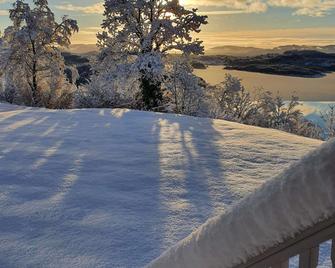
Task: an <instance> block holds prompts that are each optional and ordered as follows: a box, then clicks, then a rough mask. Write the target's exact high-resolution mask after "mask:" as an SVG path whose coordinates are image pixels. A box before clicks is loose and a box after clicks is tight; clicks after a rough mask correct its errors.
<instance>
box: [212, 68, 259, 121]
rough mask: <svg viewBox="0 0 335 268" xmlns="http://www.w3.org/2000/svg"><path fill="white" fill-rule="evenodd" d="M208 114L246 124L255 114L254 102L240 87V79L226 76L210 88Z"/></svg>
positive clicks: (242, 87) (241, 86)
mask: <svg viewBox="0 0 335 268" xmlns="http://www.w3.org/2000/svg"><path fill="white" fill-rule="evenodd" d="M209 98H210V114H211V116H212V117H214V118H223V119H228V120H232V121H238V122H241V123H246V122H247V121H248V120H249V119H250V117H251V116H252V115H253V114H254V112H255V102H254V101H253V100H252V98H251V95H250V93H249V92H248V91H247V90H246V89H245V87H244V86H243V85H242V81H241V79H239V78H238V77H235V76H232V75H231V74H226V75H225V78H224V80H223V81H222V82H221V83H220V84H218V85H216V86H214V87H210V96H209Z"/></svg>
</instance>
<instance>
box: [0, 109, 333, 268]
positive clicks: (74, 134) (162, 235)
mask: <svg viewBox="0 0 335 268" xmlns="http://www.w3.org/2000/svg"><path fill="white" fill-rule="evenodd" d="M320 145H321V142H320V141H316V140H311V139H306V138H302V137H298V136H294V135H290V134H287V133H284V132H280V131H275V130H267V129H261V128H256V127H249V126H245V125H240V124H236V123H230V122H226V121H221V120H209V119H201V118H193V117H187V116H177V115H172V114H170V115H166V114H158V113H147V112H138V111H129V110H108V109H93V110H69V111H51V110H46V109H34V108H25V107H18V106H11V105H7V104H0V267H6V268H11V267H81V268H82V267H83V268H85V267H98V268H99V267H143V266H144V265H147V264H148V263H150V262H151V261H152V260H153V259H155V258H157V257H159V255H161V254H162V253H163V252H164V251H165V250H167V249H168V248H169V247H171V246H173V245H174V244H176V243H177V242H178V241H180V240H181V239H183V238H185V237H187V236H188V235H189V234H190V233H191V232H192V231H193V230H194V229H195V228H196V227H198V226H200V225H201V224H203V223H204V222H205V221H206V220H207V219H208V218H209V217H213V216H215V215H219V214H220V213H222V212H225V211H228V209H229V207H231V205H232V204H235V203H236V202H237V201H238V200H240V199H241V198H242V197H244V196H246V195H247V194H249V193H251V192H253V191H254V190H255V189H257V188H259V187H260V186H261V185H262V184H263V183H264V182H265V181H267V180H268V179H270V178H272V177H273V176H274V175H277V174H279V173H280V172H281V171H282V170H283V169H285V168H287V167H288V166H289V165H290V164H292V163H294V162H297V161H298V160H299V159H300V158H301V157H302V156H303V155H305V154H306V153H308V152H310V151H311V150H313V149H315V148H316V147H319V146H320ZM326 163H327V162H326ZM322 166H323V165H321V166H320V168H322ZM268 187H269V186H268ZM316 187H318V186H316ZM300 188H301V187H300V186H299V189H300ZM308 189H309V188H308ZM293 190H295V189H294V188H293V189H292V191H293ZM316 191H318V188H317V189H316ZM274 198H276V196H274ZM316 201H318V200H317V199H316ZM293 203H296V205H298V204H299V198H296V199H295V200H294V202H293ZM285 204H287V203H283V205H285ZM280 208H281V207H278V209H280ZM255 209H256V208H255ZM251 213H252V211H250V210H249V211H248V213H247V214H245V215H244V216H242V214H241V217H245V219H249V217H251V216H252V214H251ZM275 214H276V213H274V214H273V215H271V217H272V216H273V217H274V219H275V218H276V217H277V216H276V215H275ZM255 220H260V221H261V220H262V219H261V218H259V219H256V218H253V219H251V221H250V222H248V225H249V224H255V223H254V221H255ZM232 228H234V227H232ZM283 228H284V227H283ZM256 231H257V230H256ZM241 235H242V234H240V235H238V234H237V236H233V234H231V239H234V240H237V239H240V238H239V237H240V236H241ZM265 242H268V241H265ZM250 243H254V242H253V240H251V241H250ZM234 246H238V245H234ZM248 246H250V245H248ZM233 248H234V247H233ZM229 250H230V249H229ZM248 255H249V253H248ZM222 256H226V255H225V254H223V255H222ZM182 257H183V256H182V255H181V256H180V258H182ZM227 261H228V259H227Z"/></svg>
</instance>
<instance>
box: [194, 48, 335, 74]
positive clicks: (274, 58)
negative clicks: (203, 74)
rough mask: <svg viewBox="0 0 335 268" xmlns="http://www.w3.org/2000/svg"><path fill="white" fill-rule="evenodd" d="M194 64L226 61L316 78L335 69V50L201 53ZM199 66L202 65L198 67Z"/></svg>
mask: <svg viewBox="0 0 335 268" xmlns="http://www.w3.org/2000/svg"><path fill="white" fill-rule="evenodd" d="M194 62H196V63H197V65H194V64H193V66H194V68H198V69H203V66H205V67H206V65H224V66H225V69H228V70H238V71H246V72H256V73H264V74H274V75H284V76H293V77H310V78H317V77H323V76H326V75H327V74H329V73H332V72H334V71H335V54H331V53H323V52H319V51H314V50H302V51H299V50H292V51H286V52H283V53H270V54H263V55H259V56H253V57H235V56H222V55H221V56H220V55H219V56H208V55H206V56H198V57H195V58H194ZM198 66H199V67H198Z"/></svg>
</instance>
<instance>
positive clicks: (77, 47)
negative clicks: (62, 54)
mask: <svg viewBox="0 0 335 268" xmlns="http://www.w3.org/2000/svg"><path fill="white" fill-rule="evenodd" d="M65 51H66V52H71V53H75V54H87V53H91V52H96V51H98V48H97V46H96V44H73V45H71V46H70V47H69V48H68V49H66V50H65Z"/></svg>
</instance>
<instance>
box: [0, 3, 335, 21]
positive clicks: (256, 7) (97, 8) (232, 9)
mask: <svg viewBox="0 0 335 268" xmlns="http://www.w3.org/2000/svg"><path fill="white" fill-rule="evenodd" d="M180 1H181V3H183V4H186V5H188V6H192V7H193V6H196V7H201V8H202V9H205V10H207V9H208V10H210V11H208V12H207V14H208V15H229V14H242V13H264V12H266V11H267V10H268V8H269V7H284V8H290V9H293V14H294V15H299V16H313V17H322V16H326V15H328V14H329V13H330V12H331V11H332V10H333V9H335V0H180ZM0 2H1V0H0ZM56 8H57V9H59V10H64V11H72V12H83V13H85V14H102V13H103V11H104V7H103V2H99V3H96V4H93V5H88V6H80V5H74V4H71V3H64V4H61V5H57V6H56ZM213 8H215V10H213ZM202 13H206V12H204V11H203V12H202Z"/></svg>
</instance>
